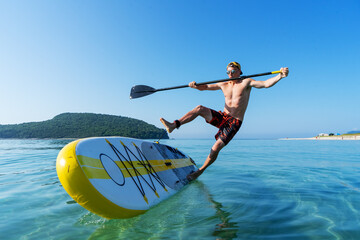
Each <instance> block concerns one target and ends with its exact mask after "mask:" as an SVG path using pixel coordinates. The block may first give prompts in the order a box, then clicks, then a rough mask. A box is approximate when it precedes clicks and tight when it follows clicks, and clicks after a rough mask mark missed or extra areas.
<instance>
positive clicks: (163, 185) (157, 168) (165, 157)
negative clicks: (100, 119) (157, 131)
mask: <svg viewBox="0 0 360 240" xmlns="http://www.w3.org/2000/svg"><path fill="white" fill-rule="evenodd" d="M56 169H57V174H58V177H59V179H60V182H61V184H62V185H63V187H64V189H65V190H66V191H67V192H68V193H69V195H70V196H71V197H72V198H73V199H74V200H75V201H76V202H78V203H79V204H80V205H81V206H83V207H84V208H86V209H88V210H89V211H91V212H93V213H96V214H98V215H100V216H103V217H105V218H129V217H133V216H136V215H139V214H142V213H144V212H145V211H147V210H148V209H149V208H151V207H152V206H154V205H156V204H158V203H159V202H161V201H163V200H165V199H166V198H168V197H170V196H171V195H173V194H174V193H176V192H177V191H179V190H180V189H181V188H183V187H184V186H185V185H187V184H188V183H189V182H188V180H187V178H186V177H187V175H189V174H190V173H192V172H194V171H196V170H197V167H196V166H195V164H194V162H193V161H192V159H191V158H190V157H189V156H187V155H186V154H184V153H183V152H181V151H180V150H178V149H175V148H173V147H170V146H167V145H163V144H159V143H155V142H150V141H144V140H139V139H133V138H124V137H97V138H85V139H81V140H77V141H74V142H71V143H69V144H68V145H66V146H65V147H64V148H63V149H62V150H61V151H60V153H59V155H58V158H57V161H56Z"/></svg>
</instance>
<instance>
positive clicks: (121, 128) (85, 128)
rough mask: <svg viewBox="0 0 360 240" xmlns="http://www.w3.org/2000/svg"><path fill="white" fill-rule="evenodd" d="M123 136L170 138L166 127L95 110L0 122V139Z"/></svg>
mask: <svg viewBox="0 0 360 240" xmlns="http://www.w3.org/2000/svg"><path fill="white" fill-rule="evenodd" d="M98 136H122V137H133V138H141V139H157V138H164V139H168V138H169V136H168V134H167V133H166V131H165V130H163V129H159V128H157V127H155V126H154V125H151V124H148V123H146V122H144V121H141V120H137V119H133V118H128V117H121V116H114V115H105V114H94V113H62V114H60V115H57V116H56V117H54V118H53V119H51V120H47V121H43V122H30V123H22V124H11V125H0V138H84V137H98Z"/></svg>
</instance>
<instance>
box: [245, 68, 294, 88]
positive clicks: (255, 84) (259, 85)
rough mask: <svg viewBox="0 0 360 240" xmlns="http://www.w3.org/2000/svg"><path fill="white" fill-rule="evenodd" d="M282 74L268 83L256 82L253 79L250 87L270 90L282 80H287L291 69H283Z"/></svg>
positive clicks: (267, 81)
mask: <svg viewBox="0 0 360 240" xmlns="http://www.w3.org/2000/svg"><path fill="white" fill-rule="evenodd" d="M280 71H281V73H280V74H279V75H277V76H275V77H272V78H270V79H268V80H266V81H255V80H253V79H251V81H250V87H254V88H269V87H272V86H274V85H275V84H276V83H277V82H278V81H280V80H281V79H282V78H285V77H287V76H288V74H289V68H281V69H280Z"/></svg>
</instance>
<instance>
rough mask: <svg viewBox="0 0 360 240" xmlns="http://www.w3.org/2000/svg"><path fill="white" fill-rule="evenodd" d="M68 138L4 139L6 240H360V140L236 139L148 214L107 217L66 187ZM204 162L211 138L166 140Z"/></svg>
mask: <svg viewBox="0 0 360 240" xmlns="http://www.w3.org/2000/svg"><path fill="white" fill-rule="evenodd" d="M68 142H70V141H66V140H0V166H1V167H0V239H360V141H279V140H233V141H232V142H231V143H230V144H229V145H228V146H227V147H226V148H225V149H223V151H222V153H221V154H220V156H219V158H218V160H217V161H216V162H215V163H214V164H213V165H212V166H211V167H210V168H209V169H208V170H207V171H206V172H205V173H204V174H203V175H202V176H201V177H200V178H199V180H198V181H196V182H194V183H192V184H190V185H189V186H187V187H185V189H183V190H182V191H180V192H179V193H177V194H176V195H174V196H173V197H171V198H169V199H168V200H166V201H164V202H162V203H160V204H159V205H157V206H155V207H154V208H152V209H151V210H149V211H148V212H147V213H145V214H143V215H141V216H138V217H135V218H132V219H125V220H122V219H117V220H106V219H103V218H101V217H99V216H97V215H95V214H92V213H90V212H88V211H87V210H85V209H84V208H82V207H81V206H79V205H78V204H77V203H75V202H74V201H73V200H72V199H71V198H70V196H69V195H68V194H67V193H66V192H65V190H64V189H63V188H62V187H61V184H60V182H59V180H58V178H57V175H56V169H55V161H56V157H57V154H58V152H59V151H60V149H61V148H62V147H63V146H64V145H65V144H66V143H68ZM162 143H165V144H168V145H171V146H173V147H178V148H179V149H180V150H182V151H183V152H185V153H187V154H188V155H190V156H191V157H192V158H193V159H194V160H195V161H196V162H197V163H199V164H202V163H203V161H204V159H205V157H206V156H207V154H208V152H209V148H210V146H211V145H212V143H213V140H166V141H165V140H164V141H162Z"/></svg>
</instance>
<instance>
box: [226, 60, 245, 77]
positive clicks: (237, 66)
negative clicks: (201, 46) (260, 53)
mask: <svg viewBox="0 0 360 240" xmlns="http://www.w3.org/2000/svg"><path fill="white" fill-rule="evenodd" d="M228 67H235V68H237V69H239V70H240V75H241V74H242V71H241V66H240V63H238V62H231V63H229V64H228V65H227V67H226V68H228Z"/></svg>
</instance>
